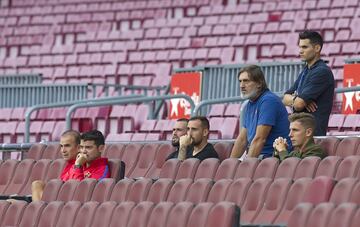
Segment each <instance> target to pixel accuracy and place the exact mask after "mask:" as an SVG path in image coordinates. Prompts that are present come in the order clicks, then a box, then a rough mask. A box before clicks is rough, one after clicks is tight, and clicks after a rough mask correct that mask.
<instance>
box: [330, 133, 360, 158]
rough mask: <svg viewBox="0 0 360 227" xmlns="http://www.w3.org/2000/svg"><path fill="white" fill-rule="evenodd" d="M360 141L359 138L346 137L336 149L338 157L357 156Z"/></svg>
mask: <svg viewBox="0 0 360 227" xmlns="http://www.w3.org/2000/svg"><path fill="white" fill-rule="evenodd" d="M359 143H360V140H359V138H357V137H346V138H344V139H342V140H341V141H340V143H339V145H338V146H337V148H336V155H337V156H340V157H343V158H345V157H348V156H350V155H355V154H356V149H357V147H358V146H359Z"/></svg>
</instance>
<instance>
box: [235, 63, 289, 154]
mask: <svg viewBox="0 0 360 227" xmlns="http://www.w3.org/2000/svg"><path fill="white" fill-rule="evenodd" d="M238 78H239V82H240V89H241V93H242V97H243V98H245V99H249V102H248V103H247V105H246V106H245V114H244V118H243V125H242V128H241V129H240V134H239V136H238V137H237V139H236V141H235V143H234V147H233V149H232V152H231V157H233V158H239V157H241V156H242V155H243V153H244V152H245V150H247V156H248V157H262V158H267V157H271V156H272V153H273V142H274V140H275V139H276V138H278V137H283V138H288V135H289V120H288V113H287V111H286V109H285V106H284V105H283V104H282V102H281V99H280V98H279V97H278V96H276V95H275V94H274V93H272V92H271V91H269V89H268V88H267V84H266V82H265V78H264V74H263V72H262V71H261V68H260V67H259V66H256V65H250V66H247V67H245V68H242V69H241V71H240V72H239V77H238ZM287 141H290V139H288V140H287Z"/></svg>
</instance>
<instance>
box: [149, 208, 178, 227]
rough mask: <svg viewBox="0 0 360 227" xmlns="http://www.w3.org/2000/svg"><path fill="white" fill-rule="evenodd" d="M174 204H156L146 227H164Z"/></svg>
mask: <svg viewBox="0 0 360 227" xmlns="http://www.w3.org/2000/svg"><path fill="white" fill-rule="evenodd" d="M173 207H174V203H172V202H160V203H157V204H156V205H155V207H154V209H153V210H152V212H151V215H150V217H149V221H148V224H147V227H158V226H166V221H167V220H168V216H169V213H170V211H171V210H172V208H173Z"/></svg>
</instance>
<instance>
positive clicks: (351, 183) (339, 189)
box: [329, 178, 358, 205]
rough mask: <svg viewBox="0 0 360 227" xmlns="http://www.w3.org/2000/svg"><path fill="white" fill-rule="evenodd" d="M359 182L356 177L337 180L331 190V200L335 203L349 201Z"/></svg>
mask: <svg viewBox="0 0 360 227" xmlns="http://www.w3.org/2000/svg"><path fill="white" fill-rule="evenodd" d="M357 182H358V180H357V179H355V178H344V179H342V180H340V181H339V182H337V183H336V184H335V186H334V189H333V190H332V192H331V196H330V199H329V201H330V202H332V203H334V204H335V205H339V204H341V203H346V202H349V200H350V195H351V192H352V191H353V188H354V187H355V184H356V183H357Z"/></svg>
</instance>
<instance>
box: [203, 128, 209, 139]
mask: <svg viewBox="0 0 360 227" xmlns="http://www.w3.org/2000/svg"><path fill="white" fill-rule="evenodd" d="M203 136H204V137H208V136H209V129H207V128H205V129H204V131H203Z"/></svg>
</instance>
